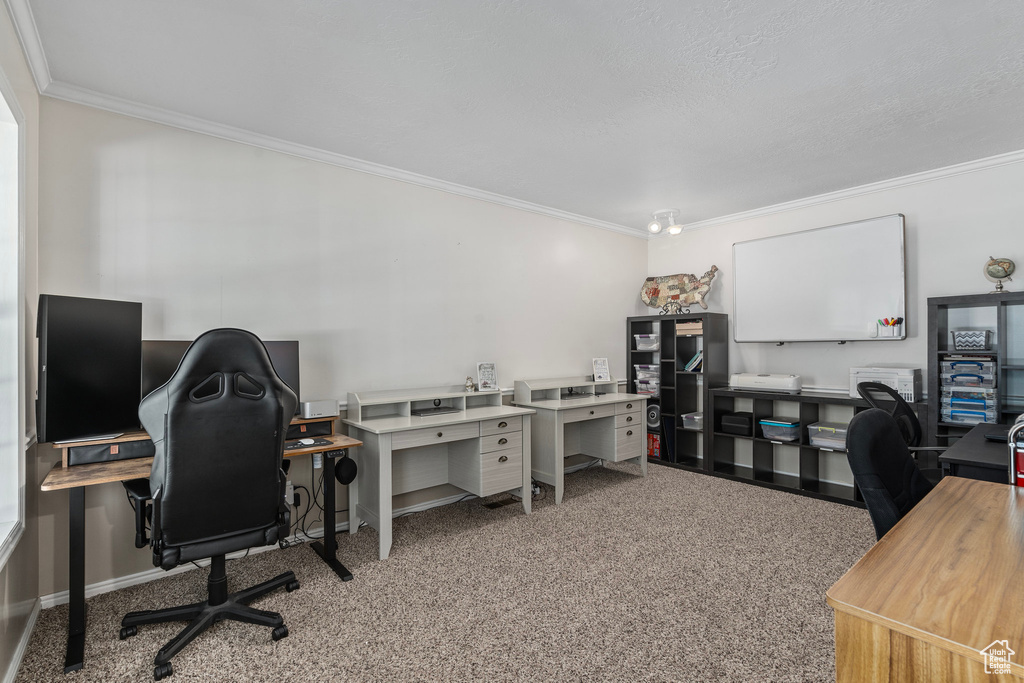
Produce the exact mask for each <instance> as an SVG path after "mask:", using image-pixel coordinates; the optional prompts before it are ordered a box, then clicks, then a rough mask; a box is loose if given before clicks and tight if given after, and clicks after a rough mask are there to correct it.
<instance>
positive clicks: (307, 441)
mask: <svg viewBox="0 0 1024 683" xmlns="http://www.w3.org/2000/svg"><path fill="white" fill-rule="evenodd" d="M299 443H301V444H302V445H303V446H312V445H313V444H314V443H316V441H315V440H314V439H299Z"/></svg>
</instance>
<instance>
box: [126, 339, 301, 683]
mask: <svg viewBox="0 0 1024 683" xmlns="http://www.w3.org/2000/svg"><path fill="white" fill-rule="evenodd" d="M295 402H296V399H295V393H294V392H293V391H292V390H291V389H290V388H289V387H288V385H286V384H285V383H284V382H283V381H281V379H280V378H279V377H278V376H277V373H276V372H275V371H274V366H273V364H272V363H271V361H270V357H269V356H268V355H267V350H266V349H265V348H264V346H263V343H262V342H261V341H260V340H259V338H258V337H256V335H254V334H252V333H251V332H246V331H244V330H235V329H218V330H211V331H209V332H206V333H205V334H203V335H201V336H200V337H199V338H198V339H196V340H195V341H194V342H193V343H192V345H191V346H189V348H188V350H187V351H186V352H185V355H184V357H183V358H182V359H181V363H180V364H179V365H178V369H177V370H176V371H175V373H174V375H173V376H172V377H171V379H169V380H168V381H167V383H166V384H164V385H163V386H161V387H159V388H158V389H156V390H154V391H153V392H152V393H151V394H149V395H148V396H146V397H145V398H144V399H143V400H142V403H141V404H140V405H139V419H140V420H141V422H142V426H143V427H144V428H145V429H146V431H147V432H149V435H150V436H151V437H152V439H153V444H154V446H155V450H156V454H155V457H154V459H153V469H152V472H151V474H150V478H149V487H148V488H149V490H151V491H152V503H151V504H152V509H151V513H152V539H151V541H150V545H151V546H152V548H153V564H154V565H156V566H158V567H162V568H163V569H173V568H174V567H176V566H178V565H180V564H184V563H187V562H192V561H194V560H198V559H202V558H207V557H209V558H211V564H210V575H209V579H208V582H207V583H208V590H209V597H208V598H207V600H206V601H205V602H201V603H197V604H193V605H185V606H181V607H172V608H168V609H160V610H154V611H142V612H132V613H130V614H128V615H127V616H125V617H124V619H123V620H122V622H121V626H122V628H121V638H122V639H124V638H127V637H129V636H133V635H135V633H136V631H137V626H139V625H140V624H153V623H160V622H167V621H190V623H189V624H188V626H186V627H185V629H184V630H183V631H181V632H180V633H179V634H178V635H177V636H176V637H175V638H174V639H173V640H171V641H170V642H168V643H167V644H166V645H165V646H164V647H163V648H162V649H161V650H160V652H159V653H158V654H157V656H156V660H155V662H154V664H155V668H154V670H153V676H154V678H155V679H156V680H160V679H161V678H164V677H165V676H169V675H171V674H172V673H174V671H173V668H172V666H171V662H170V660H171V658H172V657H173V656H174V655H175V654H177V653H178V652H179V651H180V650H181V649H182V648H183V647H185V646H186V645H187V644H188V643H189V642H191V641H192V640H193V639H194V638H195V637H196V636H198V635H199V634H200V633H202V632H203V631H204V630H206V629H207V628H208V627H209V626H211V625H212V624H214V623H215V622H217V621H221V620H223V619H234V620H236V621H243V622H248V623H252V624H260V625H264V626H269V627H271V628H273V633H272V636H273V639H274V640H280V639H281V638H284V637H285V636H287V635H288V627H287V626H285V625H284V620H283V619H282V618H281V615H280V614H277V613H275V612H265V611H262V610H258V609H255V608H253V607H250V606H249V603H250V602H251V601H253V600H255V599H256V598H258V597H260V596H263V595H265V594H267V593H269V592H270V591H273V590H276V589H278V588H281V587H285V588H287V590H288V591H289V592H290V591H292V590H294V589H296V588H298V587H299V583H298V581H296V580H295V575H294V574H293V573H292V572H290V571H289V572H285V573H284V574H281V575H280V576H278V577H276V578H274V579H272V580H270V581H266V582H264V583H261V584H259V585H258V586H254V587H252V588H249V589H247V590H243V591H239V592H237V593H232V594H230V595H229V594H228V592H227V574H226V571H225V559H224V556H225V554H227V553H231V552H235V551H238V550H245V549H248V548H250V547H255V546H264V545H272V544H274V543H277V542H278V539H279V538H284V536H285V535H287V533H288V528H289V513H288V508H287V506H286V505H285V502H284V489H285V477H284V473H283V472H282V471H281V454H282V452H283V444H284V438H285V433H286V431H287V428H288V423H289V421H290V419H291V416H292V414H293V413H294V412H295ZM143 481H144V480H143ZM129 491H131V489H129ZM137 500H138V499H137ZM137 504H139V505H141V504H143V502H142V501H141V500H140V501H139V502H138V503H137Z"/></svg>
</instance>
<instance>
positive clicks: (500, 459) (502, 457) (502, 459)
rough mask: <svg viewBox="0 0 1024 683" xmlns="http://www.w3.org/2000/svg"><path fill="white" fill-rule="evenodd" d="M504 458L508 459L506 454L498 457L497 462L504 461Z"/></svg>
mask: <svg viewBox="0 0 1024 683" xmlns="http://www.w3.org/2000/svg"><path fill="white" fill-rule="evenodd" d="M506 460H508V456H507V455H503V456H501V457H500V458H498V462H505V461H506Z"/></svg>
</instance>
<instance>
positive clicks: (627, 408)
mask: <svg viewBox="0 0 1024 683" xmlns="http://www.w3.org/2000/svg"><path fill="white" fill-rule="evenodd" d="M643 409H644V402H643V400H642V399H638V400H636V401H626V402H625V403H616V404H615V414H616V415H621V414H622V413H632V412H633V411H635V410H643Z"/></svg>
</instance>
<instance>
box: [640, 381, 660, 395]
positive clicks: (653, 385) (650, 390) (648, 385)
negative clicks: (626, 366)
mask: <svg viewBox="0 0 1024 683" xmlns="http://www.w3.org/2000/svg"><path fill="white" fill-rule="evenodd" d="M660 388H661V383H660V382H659V381H658V380H656V379H638V380H637V381H636V393H638V394H642V395H644V396H657V395H658V392H659V389H660Z"/></svg>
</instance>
